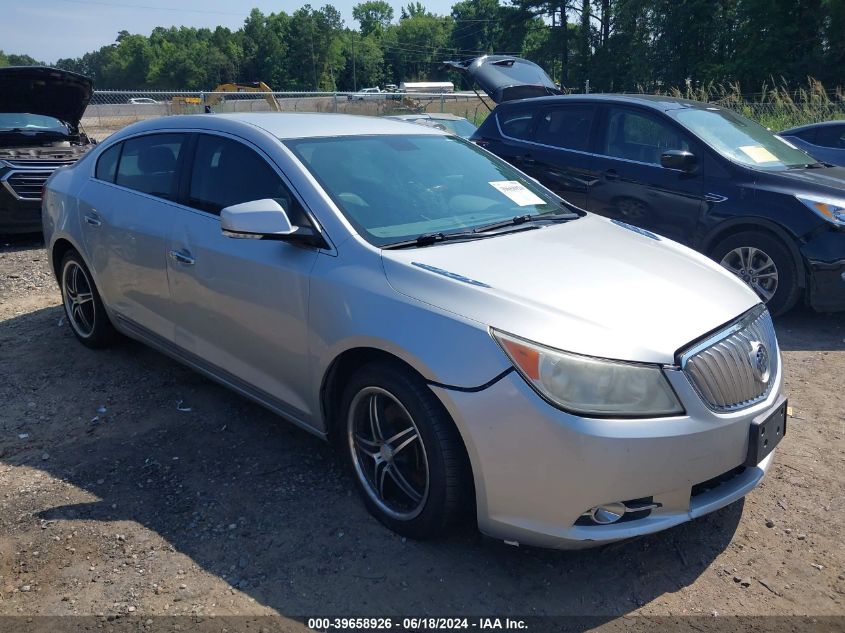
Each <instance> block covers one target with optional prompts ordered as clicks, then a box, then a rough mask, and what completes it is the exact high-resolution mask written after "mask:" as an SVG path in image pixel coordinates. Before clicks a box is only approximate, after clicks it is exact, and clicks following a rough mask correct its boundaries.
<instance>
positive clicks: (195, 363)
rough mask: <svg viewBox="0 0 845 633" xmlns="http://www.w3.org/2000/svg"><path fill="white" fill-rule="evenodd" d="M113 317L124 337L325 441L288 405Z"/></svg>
mask: <svg viewBox="0 0 845 633" xmlns="http://www.w3.org/2000/svg"><path fill="white" fill-rule="evenodd" d="M115 317H117V318H116V319H115V320H116V322H117V323H116V325H117V327H118V329H119V330H121V331H122V332H123V333H124V334H126V336H128V337H130V338H134V339H136V340H138V341H140V342H141V343H144V344H145V345H148V346H149V347H152V348H153V349H155V350H157V351H159V352H161V353H162V354H165V355H167V356H169V357H170V358H172V359H174V360H176V361H179V362H180V363H182V364H184V365H187V366H188V367H190V368H191V369H193V370H194V371H196V372H199V373H200V374H202V375H204V376H206V377H207V378H210V379H211V380H213V381H215V382H217V383H220V384H221V385H223V386H224V387H227V388H229V389H231V390H232V391H234V392H236V393H238V394H240V395H242V396H244V397H245V398H249V399H250V400H252V401H253V402H256V403H258V404H260V405H261V406H263V407H265V408H267V409H269V410H270V411H272V412H273V413H275V414H276V415H278V416H280V417H282V418H284V419H285V420H287V421H289V422H291V423H292V424H295V425H296V426H298V427H299V428H301V429H303V430H305V431H308V432H309V433H311V434H313V435H316V436H317V437H319V438H320V439H322V440H327V439H328V436H327V434H326V433H325V431H321V430H319V429H316V428H314V427H313V426H312V425H311V424H309V423H308V422H307V421H306V420H305V419H304V418H303V417H302V414H301V413H300V412H299V411H297V410H295V409H292V408H291V407H290V406H289V405H288V404H286V403H285V402H283V401H281V400H279V399H278V398H276V397H274V396H272V395H270V394H269V393H267V392H266V391H263V390H261V389H258V388H256V387H253V386H252V385H250V384H249V383H247V382H244V381H243V380H241V379H240V378H238V377H237V376H235V375H233V374H231V373H229V372H227V371H226V370H224V369H221V368H220V367H217V366H216V365H212V364H211V363H209V362H207V361H205V360H204V359H202V358H200V357H199V356H197V355H195V354H192V353H190V352H188V351H186V350H184V349H182V348H181V347H178V346H177V345H174V344H173V343H171V342H169V341H167V340H165V339H163V338H161V337H160V336H158V335H157V334H154V333H153V332H150V331H149V330H148V329H146V328H145V327H143V326H141V325H138V324H137V323H135V322H134V321H132V320H130V319H127V318H126V317H125V316H123V315H121V314H115Z"/></svg>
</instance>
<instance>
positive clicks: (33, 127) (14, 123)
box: [0, 112, 66, 131]
mask: <svg viewBox="0 0 845 633" xmlns="http://www.w3.org/2000/svg"><path fill="white" fill-rule="evenodd" d="M65 129H66V128H65V125H64V123H62V122H61V121H59V120H58V119H54V118H53V117H51V116H45V115H43V114H29V113H28V112H0V131H2V130H27V131H38V130H60V131H65Z"/></svg>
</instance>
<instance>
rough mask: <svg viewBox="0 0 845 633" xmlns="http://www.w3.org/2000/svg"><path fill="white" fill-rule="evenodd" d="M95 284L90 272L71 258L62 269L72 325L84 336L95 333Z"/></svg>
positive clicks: (64, 297)
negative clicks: (93, 289)
mask: <svg viewBox="0 0 845 633" xmlns="http://www.w3.org/2000/svg"><path fill="white" fill-rule="evenodd" d="M92 287H93V285H92V284H91V280H90V279H88V274H87V273H86V272H85V270H84V269H83V268H82V266H80V265H79V264H78V263H77V262H75V261H73V260H69V261H67V262H66V263H65V267H64V269H63V270H62V299H63V300H64V304H65V312H66V314H67V317H68V320H69V321H70V325H71V327H72V328H73V329H74V331H75V332H76V333H77V334H78V335H79V336H80V337H82V338H88V337H90V336H91V335H92V334H93V333H94V326H95V325H96V318H97V308H96V305H95V303H94V293H93V292H92Z"/></svg>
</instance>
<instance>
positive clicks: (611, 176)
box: [604, 169, 619, 180]
mask: <svg viewBox="0 0 845 633" xmlns="http://www.w3.org/2000/svg"><path fill="white" fill-rule="evenodd" d="M604 178H605V180H619V174H618V173H617V171H616V170H615V169H608V170H607V171H606V172H604Z"/></svg>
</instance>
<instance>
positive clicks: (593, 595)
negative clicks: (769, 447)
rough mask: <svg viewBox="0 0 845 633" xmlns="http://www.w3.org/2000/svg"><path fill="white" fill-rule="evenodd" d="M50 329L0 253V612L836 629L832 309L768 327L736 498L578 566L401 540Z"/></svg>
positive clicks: (286, 433) (217, 396) (461, 539)
mask: <svg viewBox="0 0 845 633" xmlns="http://www.w3.org/2000/svg"><path fill="white" fill-rule="evenodd" d="M6 242H11V243H6ZM3 244H5V245H3ZM62 316H63V313H62V309H61V307H60V305H59V294H58V291H57V288H56V284H55V281H54V279H53V276H52V274H51V272H50V271H49V270H48V264H47V256H46V252H45V251H44V250H43V248H42V247H41V245H40V243H39V242H37V241H34V240H32V239H20V238H17V239H14V240H11V239H10V238H0V616H3V615H28V616H32V615H63V614H82V615H97V614H106V615H109V614H110V615H111V616H114V615H120V616H121V618H122V619H123V621H142V622H145V621H146V622H148V621H147V620H145V618H147V617H149V616H153V615H163V614H165V615H167V614H170V615H172V614H193V615H195V616H199V618H196V619H195V620H194V621H197V620H198V619H202V618H208V617H209V616H217V617H218V618H219V617H225V616H227V615H235V614H237V615H245V614H246V615H263V614H281V615H282V616H285V617H287V618H292V619H294V620H301V619H302V618H303V617H309V616H315V615H332V616H353V615H368V616H378V615H390V614H393V615H396V614H404V615H423V614H437V615H450V614H451V615H455V614H462V615H491V616H498V617H504V616H508V615H511V616H527V615H543V614H553V615H555V614H558V615H559V614H567V615H570V614H578V615H594V616H600V619H601V621H602V622H605V623H606V624H607V625H609V626H612V625H614V624H616V625H619V626H622V624H620V623H622V622H625V621H628V622H630V620H631V618H628V617H626V618H625V620H623V619H621V618H622V616H630V615H635V614H652V615H661V616H669V615H672V616H678V615H685V614H700V615H702V616H707V617H706V618H705V617H702V618H701V620H703V621H705V622H707V621H712V620H713V616H727V615H733V614H779V615H792V614H800V615H813V616H822V615H839V616H842V615H845V547H843V543H845V534H843V525H845V504H843V501H845V499H843V496H845V495H843V491H845V485H844V484H845V474H843V473H845V441H843V435H845V395H843V394H845V392H844V391H843V382H842V381H843V377H845V315H833V316H831V315H818V314H813V313H810V312H807V311H803V310H799V311H796V312H794V313H793V314H792V315H790V316H788V317H786V318H783V319H780V320H779V321H778V322H777V324H776V325H777V329H778V333H779V336H780V341H781V344H782V346H783V349H784V355H785V363H786V381H787V391H788V393H789V396H790V404H791V406H792V408H793V417H792V419H791V420H790V426H789V433H788V435H787V437H786V439H785V442H784V444H783V445H782V447H781V448H780V449H779V451H778V454H777V457H776V460H775V464H774V466H773V468H772V470H771V471H770V473H769V476H768V477H767V479H766V480H765V483H764V484H763V485H762V486H760V487H759V488H758V489H757V490H755V491H754V492H752V493H751V494H750V495H749V496H748V498H747V499H746V500H745V501H744V503H743V502H740V503H737V504H734V505H732V506H730V507H728V508H725V509H724V510H722V511H720V512H717V513H715V514H712V515H710V516H708V517H705V518H703V519H701V520H698V521H695V522H693V523H691V524H686V525H684V526H680V527H678V528H675V529H672V530H669V531H668V532H665V533H662V534H659V535H655V536H652V537H648V538H642V539H639V540H636V541H632V542H628V543H622V544H615V545H612V546H609V547H605V548H602V549H598V550H587V551H583V552H552V551H542V550H532V549H526V548H513V547H508V546H506V545H504V544H501V543H498V542H494V541H491V540H489V539H486V538H484V537H481V536H480V535H479V534H477V533H476V532H475V530H474V529H472V528H469V527H467V528H466V529H463V530H461V531H459V532H458V533H456V534H455V535H453V536H451V537H450V538H447V539H445V540H441V541H438V542H425V543H419V542H413V541H410V540H408V541H406V540H405V539H403V538H400V537H398V536H396V535H394V534H392V533H391V532H388V531H387V530H386V529H384V528H383V527H381V526H380V524H378V523H377V522H376V521H375V520H373V519H371V518H370V516H369V515H368V514H367V513H366V512H365V510H364V509H363V506H362V504H361V503H360V502H359V501H358V499H357V498H356V497H355V495H354V493H353V489H352V485H351V481H350V480H349V479H348V478H347V476H346V475H345V473H344V471H343V470H342V469H341V468H340V466H339V462H338V460H337V459H336V458H335V456H334V455H333V453H332V451H331V450H330V448H329V446H327V445H325V444H323V443H322V442H320V441H319V440H317V439H315V438H314V437H312V436H310V435H308V434H306V433H305V432H303V431H300V430H297V429H296V428H294V427H293V426H292V425H289V424H286V423H285V422H284V421H282V420H280V419H278V418H276V417H274V416H273V415H272V414H270V413H268V412H267V411H265V410H264V409H262V408H260V407H258V406H257V405H254V404H252V403H250V402H248V401H247V400H244V399H243V398H241V397H239V396H237V395H234V394H233V393H230V392H229V391H227V390H225V389H223V388H222V387H219V386H217V385H216V384H214V383H212V382H210V381H208V380H206V379H204V378H202V377H200V376H199V375H197V374H195V373H193V372H192V371H190V370H188V369H185V368H184V367H182V366H180V365H178V364H176V363H175V362H173V361H171V360H170V359H168V358H166V357H164V356H162V355H160V354H158V353H156V352H154V351H151V350H150V349H147V348H145V347H143V346H141V345H139V344H137V343H133V342H130V341H127V342H125V343H122V344H120V345H118V346H117V347H115V348H113V349H110V350H107V351H102V352H94V351H91V350H88V349H86V348H84V347H82V346H81V345H79V344H78V343H77V342H76V341H75V340H74V338H73V335H72V334H71V331H70V329H69V327H68V326H67V324H65V323H64V321H63V319H62ZM716 619H718V618H716ZM843 620H845V618H843V619H840V620H838V621H839V622H840V623H841V622H842V621H843ZM280 621H283V620H280ZM0 623H2V620H0ZM290 626H291V627H292V628H300V627H301V625H299V624H296V623H292V624H290ZM694 628H700V627H698V626H696V627H694ZM255 630H256V631H257V630H259V629H257V628H256V629H255ZM4 633H5V629H4Z"/></svg>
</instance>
